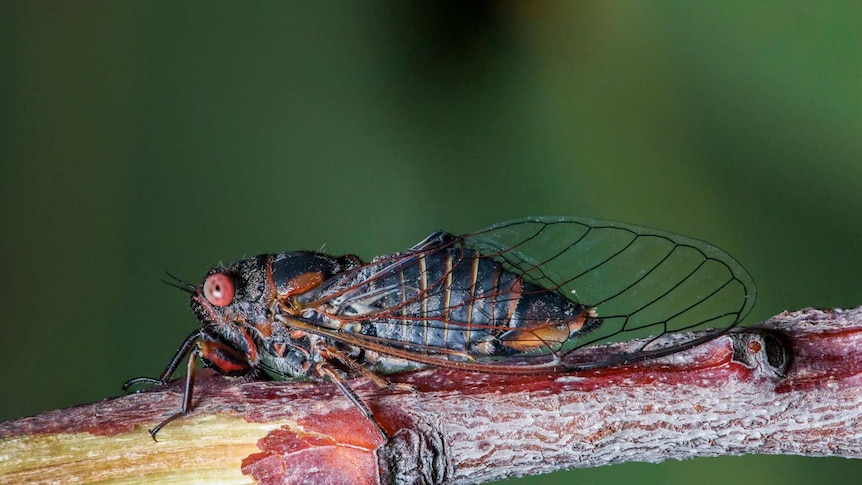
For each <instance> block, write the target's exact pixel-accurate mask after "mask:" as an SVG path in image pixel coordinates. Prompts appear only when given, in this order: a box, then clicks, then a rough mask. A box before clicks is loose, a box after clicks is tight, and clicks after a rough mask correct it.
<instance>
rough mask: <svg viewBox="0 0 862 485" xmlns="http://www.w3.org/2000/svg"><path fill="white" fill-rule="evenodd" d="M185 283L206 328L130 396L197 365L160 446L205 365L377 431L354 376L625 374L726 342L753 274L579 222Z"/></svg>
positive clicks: (254, 261)
mask: <svg viewBox="0 0 862 485" xmlns="http://www.w3.org/2000/svg"><path fill="white" fill-rule="evenodd" d="M174 279H176V280H177V281H178V282H179V283H181V284H182V286H180V285H179V284H177V285H176V286H178V287H180V288H181V289H184V290H185V291H187V292H189V293H190V294H191V308H192V310H193V311H194V314H195V316H196V317H197V318H198V320H199V321H200V327H199V328H197V329H195V330H194V331H193V332H192V333H191V334H190V335H189V336H188V337H187V338H186V340H185V341H184V342H183V344H182V346H181V347H180V349H179V350H178V351H177V353H176V354H175V355H174V357H173V358H172V359H171V361H170V363H169V365H168V366H167V368H166V369H165V371H164V372H163V373H162V375H161V376H160V377H159V378H148V377H139V378H136V379H132V380H130V381H128V382H126V383H125V384H124V386H123V388H124V389H127V388H129V387H130V386H133V385H136V384H164V383H167V382H168V381H169V380H170V379H171V376H172V375H173V374H174V372H175V371H176V370H177V369H178V367H179V366H180V364H181V362H182V360H183V359H184V358H185V357H186V356H188V357H189V359H188V363H187V366H188V367H187V373H186V387H185V396H184V398H183V403H182V408H181V411H180V412H178V413H177V414H175V415H173V416H171V417H169V418H168V419H166V420H165V421H163V422H162V423H160V424H159V425H158V426H156V427H155V428H154V429H152V430H151V431H150V433H151V435H152V436H153V439H155V435H156V433H157V432H158V431H159V429H161V427H162V426H164V425H165V424H166V423H167V422H169V421H171V420H172V419H174V418H176V417H178V416H181V415H184V414H186V413H187V412H188V411H189V410H190V409H191V402H192V392H193V386H194V369H195V364H196V360H197V359H200V360H201V361H202V362H203V364H204V365H205V366H207V367H211V368H213V369H215V371H217V372H218V373H220V374H223V375H226V376H245V375H260V373H265V374H267V375H268V376H269V377H275V378H280V379H302V380H312V381H324V380H328V381H332V382H333V383H335V384H336V385H337V386H338V388H339V389H340V390H341V391H342V392H343V393H344V394H345V395H346V396H347V397H348V398H349V399H350V400H351V401H352V402H353V403H354V404H355V405H356V406H357V407H358V408H359V410H360V411H362V413H363V414H364V415H365V416H366V417H368V418H369V419H370V420H371V421H373V422H374V423H375V424H376V425H377V422H376V421H374V417H373V415H372V413H371V411H370V410H369V408H368V406H367V405H366V404H365V403H364V402H363V401H362V400H361V399H360V398H359V396H358V395H357V394H356V393H355V392H354V391H352V390H351V388H350V387H349V385H348V384H347V382H346V378H347V377H349V376H351V375H364V376H366V377H369V378H370V379H371V380H372V381H374V382H376V383H377V384H379V385H381V386H386V385H388V382H387V381H386V380H385V378H383V377H382V376H381V374H386V373H391V372H398V371H403V370H407V369H412V368H417V367H425V366H441V367H449V368H458V369H463V370H468V371H476V372H485V373H548V372H567V371H579V370H586V369H594V368H599V367H606V366H612V365H619V364H626V363H631V362H636V361H641V360H645V359H650V358H655V357H660V356H664V355H668V354H671V353H674V352H679V351H681V350H685V349H688V348H691V347H693V346H695V345H698V344H700V343H702V342H705V341H707V340H709V339H711V338H714V337H715V336H717V335H719V334H721V333H722V332H725V331H726V330H727V329H729V328H731V327H733V326H735V325H737V324H738V323H739V321H740V320H741V319H742V318H743V317H744V316H745V315H746V314H747V313H748V312H749V311H750V310H751V308H752V306H753V305H754V300H755V286H754V282H753V281H752V279H751V277H750V276H749V275H748V273H747V272H746V271H745V269H743V268H742V266H740V265H739V263H737V262H736V261H735V260H734V259H733V258H731V257H730V256H729V255H728V254H727V253H725V252H724V251H722V250H720V249H718V248H716V247H714V246H712V245H710V244H707V243H705V242H703V241H699V240H697V239H693V238H689V237H685V236H680V235H677V234H672V233H668V232H664V231H660V230H655V229H649V228H646V227H640V226H636V225H631V224H624V223H617V222H608V221H601V220H595V219H587V218H577V217H532V218H524V219H519V220H514V221H509V222H503V223H500V224H497V225H494V226H491V227H489V228H487V229H483V230H480V231H477V232H474V233H470V234H465V235H461V236H455V235H452V234H449V233H446V232H443V231H438V232H435V233H433V234H431V235H430V236H428V237H427V238H425V239H424V240H422V241H421V242H419V243H418V244H416V245H415V246H413V247H412V248H410V249H408V250H406V251H403V252H400V253H395V254H390V255H385V256H379V257H376V258H374V259H372V260H371V261H370V262H363V261H362V260H360V259H359V258H358V257H357V256H353V255H347V256H339V257H334V256H329V255H326V254H323V253H318V252H309V251H296V252H286V253H279V254H263V255H259V256H255V257H252V258H248V259H243V260H240V261H237V262H236V263H233V264H231V265H230V266H227V267H219V268H214V269H211V270H210V271H209V272H208V273H207V275H206V277H205V278H204V280H203V282H202V283H201V284H200V285H199V286H194V285H191V284H189V283H185V282H183V281H182V280H179V279H177V278H174ZM705 329H709V330H706V331H704V332H697V333H694V334H692V333H690V331H692V330H705ZM646 337H648V338H646ZM635 338H639V339H640V340H638V341H637V343H636V344H635V345H631V346H623V347H620V346H615V347H608V348H603V347H601V344H604V343H609V342H614V341H620V340H631V339H635ZM377 427H378V429H379V430H380V432H381V434H383V436H384V437H386V433H385V432H384V431H383V429H382V428H381V427H380V426H379V425H377Z"/></svg>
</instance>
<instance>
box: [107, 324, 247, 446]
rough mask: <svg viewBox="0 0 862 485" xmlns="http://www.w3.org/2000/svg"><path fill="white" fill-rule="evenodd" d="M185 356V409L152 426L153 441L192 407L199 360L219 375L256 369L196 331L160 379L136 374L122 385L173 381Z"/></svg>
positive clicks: (240, 355)
mask: <svg viewBox="0 0 862 485" xmlns="http://www.w3.org/2000/svg"><path fill="white" fill-rule="evenodd" d="M195 346H197V348H194V347H195ZM186 355H188V361H187V362H186V384H185V390H184V393H183V405H182V408H181V409H180V411H179V412H177V413H175V414H172V415H171V416H169V417H168V418H167V419H165V420H164V421H162V422H161V423H159V424H157V425H156V426H155V427H154V428H153V429H151V430H149V432H150V436H152V438H153V441H156V434H157V433H158V432H159V430H161V429H162V428H163V427H164V426H165V425H166V424H168V423H169V422H171V421H173V420H174V419H177V418H178V417H181V416H185V415H186V414H188V412H189V411H190V410H191V408H192V398H193V396H194V382H195V372H196V369H197V367H196V365H195V364H197V360H198V359H200V360H201V361H203V363H204V365H206V366H207V367H211V368H213V369H215V371H216V372H218V373H219V374H222V375H226V376H234V377H238V376H243V375H246V374H248V373H249V372H251V370H252V369H253V366H252V364H251V363H250V362H249V359H248V356H245V355H243V354H241V353H240V352H238V351H236V350H235V349H233V348H232V347H230V346H228V345H225V344H223V343H221V342H219V341H216V340H214V338H213V337H211V336H209V335H207V334H206V333H204V332H201V331H200V330H196V331H194V332H192V333H191V334H190V335H189V336H188V337H187V338H186V340H185V342H183V345H182V346H181V347H180V348H179V350H177V352H176V354H174V357H173V358H172V359H171V362H170V363H169V364H168V367H167V368H166V369H165V371H164V372H162V375H161V376H160V377H159V378H158V379H155V378H152V377H137V378H135V379H131V380H129V381H126V383H125V384H123V390H127V389H128V388H129V387H131V386H133V385H136V384H141V383H145V384H152V385H163V384H167V383H168V382H170V379H171V376H172V375H173V374H174V372H175V371H176V370H177V368H178V367H179V365H180V363H181V362H182V360H183V359H184V358H185V357H186Z"/></svg>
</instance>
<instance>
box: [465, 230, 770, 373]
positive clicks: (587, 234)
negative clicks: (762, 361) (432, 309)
mask: <svg viewBox="0 0 862 485" xmlns="http://www.w3.org/2000/svg"><path fill="white" fill-rule="evenodd" d="M464 241H465V244H466V245H467V246H468V247H470V248H473V249H475V250H477V251H479V252H480V253H482V254H484V255H486V256H490V257H493V258H494V259H497V260H499V261H501V262H502V263H503V265H504V267H506V268H507V269H509V270H510V271H512V272H514V273H516V274H519V275H521V276H522V277H523V278H524V279H525V280H526V281H531V282H534V283H536V284H538V285H539V286H541V287H543V288H546V289H551V290H554V291H556V292H558V293H559V294H560V295H562V296H564V297H565V298H567V299H569V300H572V301H575V302H577V303H581V304H584V305H588V306H590V307H593V308H594V311H595V313H596V314H597V316H598V317H600V318H601V319H602V323H601V325H600V326H598V328H596V329H595V330H592V331H591V332H589V333H586V334H582V335H578V336H577V337H576V338H574V339H572V340H571V341H570V342H569V345H568V346H567V348H565V349H564V350H563V352H562V353H564V354H566V353H567V354H568V355H566V360H567V362H569V363H570V364H573V365H577V366H582V367H593V365H590V362H593V363H594V364H596V365H601V364H602V363H605V362H606V363H615V362H621V361H632V360H638V359H639V358H647V357H651V356H655V355H666V354H668V353H671V352H674V351H677V350H681V349H683V348H687V347H690V346H692V345H694V344H696V343H699V342H700V341H703V340H707V339H709V338H712V337H713V336H714V335H715V334H718V333H720V332H723V331H725V330H726V329H729V328H731V327H733V326H735V325H736V324H738V323H739V321H740V320H741V319H742V318H744V317H745V315H747V314H748V312H749V311H750V310H751V308H752V306H753V305H754V301H755V296H756V290H755V285H754V282H753V280H752V279H751V276H749V274H748V272H746V271H745V269H744V268H743V267H742V266H741V265H740V264H739V263H738V262H736V260H734V259H733V258H732V257H731V256H730V255H728V254H727V253H726V252H724V251H722V250H721V249H719V248H717V247H715V246H712V245H710V244H708V243H706V242H703V241H700V240H698V239H694V238H690V237H686V236H681V235H678V234H673V233H669V232H665V231H660V230H657V229H651V228H647V227H642V226H637V225H632V224H625V223H618V222H609V221H602V220H597V219H589V218H578V217H533V218H525V219H519V220H514V221H509V222H503V223H500V224H497V225H494V226H492V227H490V228H488V229H485V230H482V231H478V232H476V233H474V234H471V235H467V236H465V237H464ZM707 329H714V331H713V332H712V334H711V335H710V334H707V335H704V336H701V337H699V338H697V342H695V340H694V338H692V337H689V338H685V337H683V336H680V335H679V333H680V332H691V331H696V330H707ZM647 337H650V338H651V340H648V341H647V343H646V344H643V345H639V346H636V347H633V348H631V349H629V350H628V351H627V352H626V354H625V355H615V356H612V355H606V356H604V357H602V358H601V359H600V360H601V361H602V362H596V356H595V353H594V352H589V351H583V352H582V351H581V349H584V348H586V347H589V346H593V345H596V344H601V343H609V342H618V341H623V340H631V339H636V338H647ZM581 355H583V356H584V357H581Z"/></svg>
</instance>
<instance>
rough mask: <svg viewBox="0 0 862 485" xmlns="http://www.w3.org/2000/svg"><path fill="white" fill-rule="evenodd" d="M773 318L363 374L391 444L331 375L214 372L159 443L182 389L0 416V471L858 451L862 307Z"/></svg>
mask: <svg viewBox="0 0 862 485" xmlns="http://www.w3.org/2000/svg"><path fill="white" fill-rule="evenodd" d="M760 327H762V328H766V329H771V330H772V332H773V333H762V332H759V331H758V332H745V331H743V332H736V333H732V334H728V335H725V336H722V337H719V338H717V339H715V340H713V341H711V342H709V343H707V344H704V345H702V346H700V347H697V348H695V349H693V350H691V351H687V352H685V353H681V354H676V355H673V356H670V357H667V358H663V359H661V360H659V361H653V362H645V363H641V364H637V365H629V366H624V367H617V368H613V369H606V370H599V371H592V372H581V373H576V374H549V375H532V376H501V375H488V374H477V373H467V372H459V371H452V370H445V369H436V370H428V371H421V372H416V373H412V374H406V375H401V376H397V377H396V378H395V379H394V380H396V381H397V382H405V383H410V384H412V385H414V386H415V387H416V388H417V389H418V391H417V392H415V393H410V392H405V391H398V392H395V393H387V392H382V391H379V390H377V388H376V387H375V386H373V385H369V384H368V383H363V382H360V381H354V382H352V383H351V384H352V385H353V386H354V387H356V388H357V390H358V392H359V394H360V395H361V396H362V397H363V399H364V400H365V401H366V402H368V403H369V404H370V406H371V409H372V411H373V412H374V413H375V416H376V417H377V418H378V420H379V421H380V423H381V424H382V425H383V427H384V428H385V429H386V430H387V431H388V432H389V433H390V434H392V435H394V436H393V438H392V439H391V440H389V442H387V443H384V441H383V439H382V438H380V436H379V434H378V433H377V431H376V429H375V427H374V426H373V425H372V424H371V423H369V422H368V421H367V420H366V419H365V418H364V417H362V415H361V414H360V413H359V412H358V411H357V410H356V409H355V408H354V407H353V406H351V404H350V403H349V401H348V400H347V399H346V398H344V397H343V396H342V395H341V394H339V393H338V392H337V390H335V389H334V388H333V387H332V386H329V385H319V384H317V385H315V384H309V383H286V382H237V381H229V380H227V379H223V378H220V377H217V376H212V375H205V376H204V377H203V378H202V379H201V380H200V382H199V383H198V386H197V387H196V399H195V409H194V411H193V413H192V414H191V416H190V417H186V418H184V419H179V420H177V421H175V422H172V423H170V424H168V425H167V426H166V427H165V428H164V430H163V431H162V432H161V433H160V434H159V436H158V438H159V442H158V443H156V442H153V440H152V439H151V438H150V436H149V435H148V434H147V432H146V430H147V428H148V427H152V426H153V425H154V424H156V423H158V422H159V421H160V420H161V419H163V418H164V417H165V416H167V415H170V414H171V413H173V412H175V410H176V409H177V408H178V407H179V405H180V401H181V389H180V387H179V386H177V385H174V386H171V387H169V388H166V389H158V390H154V391H151V392H145V393H140V394H135V395H130V396H125V397H121V398H116V399H110V400H105V401H101V402H98V403H94V404H88V405H84V406H77V407H75V408H70V409H65V410H58V411H52V412H48V413H44V414H41V415H39V416H35V417H32V418H24V419H20V420H16V421H10V422H6V423H3V424H0V483H20V482H25V481H26V482H28V483H57V482H58V481H63V482H66V483H83V482H94V481H99V480H115V481H116V482H118V483H134V482H138V483H140V482H154V481H159V482H161V483H165V482H170V483H215V482H224V483H251V482H253V480H254V479H257V480H258V481H260V482H261V483H275V482H276V481H277V482H279V483H282V482H284V481H287V482H288V483H303V482H328V483H363V482H364V483H482V482H486V481H491V480H496V479H501V478H505V477H510V476H516V475H529V474H537V473H546V472H550V471H554V470H562V469H568V468H577V467H591V466H599V465H608V464H614V463H623V462H628V461H641V462H643V461H646V462H659V461H663V460H667V459H681V458H692V457H699V456H717V455H739V454H747V453H760V454H801V455H810V456H843V457H848V458H859V457H862V419H860V416H862V309H854V310H847V311H841V310H834V311H819V310H813V309H807V310H802V311H799V312H793V313H783V314H781V315H778V316H776V317H774V318H773V319H771V320H769V321H767V322H765V323H764V324H763V325H761V326H760ZM781 349H784V350H785V351H787V354H786V357H787V358H786V359H784V360H782V359H781V354H780V352H777V350H781ZM767 352H769V353H770V354H767ZM770 355H771V357H770ZM790 357H792V359H791V358H790ZM381 471H382V472H381Z"/></svg>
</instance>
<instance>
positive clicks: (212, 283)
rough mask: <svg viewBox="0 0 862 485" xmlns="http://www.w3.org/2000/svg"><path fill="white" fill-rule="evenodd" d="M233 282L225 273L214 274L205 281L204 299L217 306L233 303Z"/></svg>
mask: <svg viewBox="0 0 862 485" xmlns="http://www.w3.org/2000/svg"><path fill="white" fill-rule="evenodd" d="M233 291H234V290H233V281H232V280H231V279H230V278H229V277H228V276H227V275H226V274H224V273H213V274H211V275H210V276H209V277H208V278H207V280H206V281H204V297H205V298H206V299H207V301H208V302H210V303H212V304H213V305H215V306H219V307H222V306H228V305H230V302H231V301H233Z"/></svg>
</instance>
